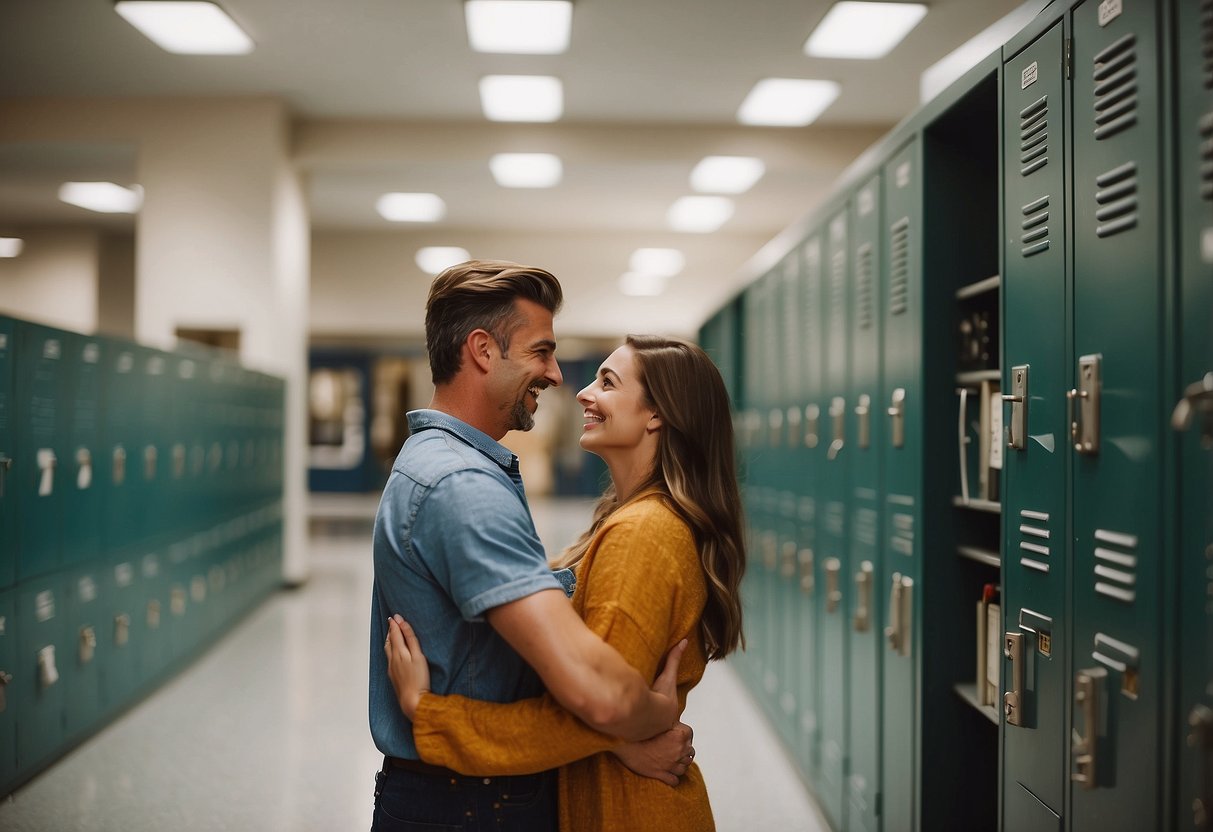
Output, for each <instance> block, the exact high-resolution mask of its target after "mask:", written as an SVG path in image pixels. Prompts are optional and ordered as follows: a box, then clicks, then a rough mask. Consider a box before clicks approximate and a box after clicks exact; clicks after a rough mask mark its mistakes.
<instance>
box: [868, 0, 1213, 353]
mask: <svg viewBox="0 0 1213 832" xmlns="http://www.w3.org/2000/svg"><path fill="white" fill-rule="evenodd" d="M1211 2H1213V0H1211ZM874 277H875V275H874V270H873V268H872V244H871V243H864V244H863V245H861V246H860V247H859V250H858V251H857V252H855V311H856V317H857V319H858V323H859V328H860V329H871V328H872V325H873V324H874V323H875V317H876V314H875V309H876V296H875V293H876V288H875V285H874V284H875V280H874Z"/></svg>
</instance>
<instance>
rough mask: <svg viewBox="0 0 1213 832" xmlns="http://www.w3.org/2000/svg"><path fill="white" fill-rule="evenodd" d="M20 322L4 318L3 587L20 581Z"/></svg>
mask: <svg viewBox="0 0 1213 832" xmlns="http://www.w3.org/2000/svg"><path fill="white" fill-rule="evenodd" d="M15 324H16V322H15V321H14V320H13V319H12V318H6V317H4V316H2V315H0V587H6V586H12V585H13V582H14V581H16V580H17V489H16V479H15V472H14V471H13V464H14V462H13V458H14V457H15V456H16V455H17V428H16V425H15V424H14V422H15V419H16V413H15V412H14V407H13V395H14V393H13V367H14V364H15V361H16V346H17V342H16V336H15V332H14V330H15Z"/></svg>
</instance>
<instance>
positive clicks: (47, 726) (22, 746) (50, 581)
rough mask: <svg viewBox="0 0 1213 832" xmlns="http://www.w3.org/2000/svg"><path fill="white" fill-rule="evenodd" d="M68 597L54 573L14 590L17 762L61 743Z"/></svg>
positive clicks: (47, 754) (40, 757) (36, 758)
mask: <svg viewBox="0 0 1213 832" xmlns="http://www.w3.org/2000/svg"><path fill="white" fill-rule="evenodd" d="M66 606H67V598H66V597H65V596H64V593H63V586H62V581H61V580H60V578H59V577H58V576H53V577H39V578H35V579H33V580H30V581H26V582H24V583H22V584H21V585H20V587H18V589H17V664H16V670H14V671H13V685H12V687H13V690H12V691H10V693H11V695H12V698H13V699H15V700H16V702H15V704H16V709H17V713H19V714H20V715H21V720H20V721H19V722H18V723H17V765H18V766H19V767H20V768H21V769H22V770H29V769H31V768H36V767H38V766H40V765H41V764H43V763H45V762H46V761H47V760H49V759H50V758H51V757H53V756H54V755H55V754H56V753H57V752H58V751H59V749H60V748H61V747H62V746H63V740H64V733H63V704H64V696H65V693H66V689H67V687H68V685H69V683H70V681H71V675H72V674H71V670H70V669H69V668H68V667H66V664H67V662H66V661H65V659H66V657H67V656H68V653H69V650H68V642H67V638H66V633H67V610H66Z"/></svg>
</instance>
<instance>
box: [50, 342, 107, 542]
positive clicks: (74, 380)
mask: <svg viewBox="0 0 1213 832" xmlns="http://www.w3.org/2000/svg"><path fill="white" fill-rule="evenodd" d="M64 341H65V344H66V350H67V355H68V357H69V359H70V362H69V378H68V398H67V403H66V405H65V408H66V410H67V413H66V418H65V420H64V422H65V425H66V428H65V429H66V431H67V435H66V441H65V443H64V446H63V447H64V450H65V451H66V454H67V458H66V459H64V460H63V461H62V462H61V463H60V466H59V471H60V475H61V476H62V477H63V482H62V485H61V487H62V489H63V517H64V523H63V564H64V566H75V565H78V564H82V563H90V562H92V561H95V560H96V559H97V558H98V557H100V555H101V554H102V549H101V509H102V491H103V487H102V483H101V481H100V479H99V477H98V464H99V462H100V458H101V456H102V455H103V453H104V451H103V448H102V444H101V431H102V424H101V393H102V390H101V385H102V377H103V375H104V372H105V367H104V365H103V363H102V349H103V346H104V345H103V342H102V340H101V339H100V338H96V337H91V336H84V335H66V336H65V337H64Z"/></svg>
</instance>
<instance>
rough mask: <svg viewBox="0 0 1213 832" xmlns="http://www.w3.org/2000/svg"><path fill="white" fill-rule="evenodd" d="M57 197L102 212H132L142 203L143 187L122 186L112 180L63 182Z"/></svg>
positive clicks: (68, 202) (79, 206)
mask: <svg viewBox="0 0 1213 832" xmlns="http://www.w3.org/2000/svg"><path fill="white" fill-rule="evenodd" d="M59 199H60V201H62V202H66V203H67V204H68V205H75V206H76V207H78V208H86V209H88V210H89V211H97V212H99V213H102V214H134V213H135V212H137V211H138V210H139V206H140V205H142V204H143V188H141V187H139V186H138V185H135V186H134V187H133V188H124V187H122V186H121V185H115V184H114V183H113V182H64V183H63V184H62V185H60V186H59Z"/></svg>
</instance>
